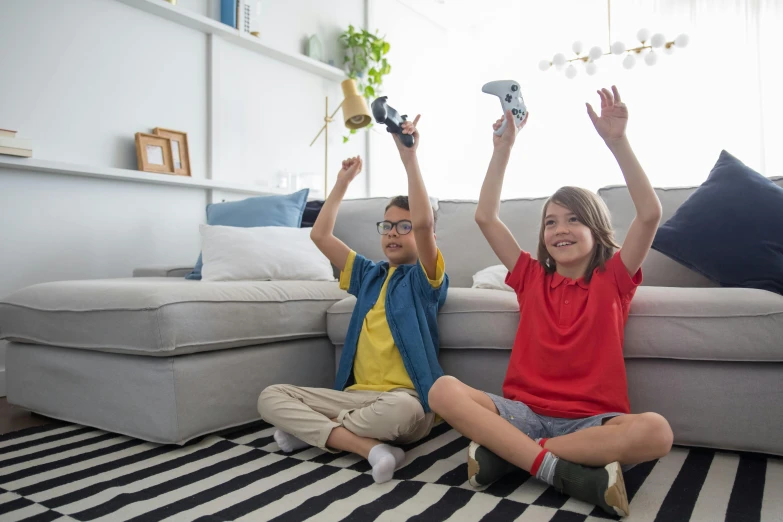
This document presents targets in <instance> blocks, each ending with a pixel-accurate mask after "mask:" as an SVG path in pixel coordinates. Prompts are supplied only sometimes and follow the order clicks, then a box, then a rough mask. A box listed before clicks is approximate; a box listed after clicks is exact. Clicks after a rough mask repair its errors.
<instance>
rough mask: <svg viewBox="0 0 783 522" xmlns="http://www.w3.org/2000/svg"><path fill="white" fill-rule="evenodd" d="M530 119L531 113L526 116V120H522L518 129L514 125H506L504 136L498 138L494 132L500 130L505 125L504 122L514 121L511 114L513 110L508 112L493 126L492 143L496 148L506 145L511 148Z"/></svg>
mask: <svg viewBox="0 0 783 522" xmlns="http://www.w3.org/2000/svg"><path fill="white" fill-rule="evenodd" d="M529 117H530V112H529V111H528V113H527V114H526V115H525V119H524V120H522V121H521V122H520V123H519V125H517V126H516V127H515V126H514V125H506V130H504V131H503V134H501V135H500V136H498V135H497V134H495V133H494V131H496V130H498V129H499V128H500V126H501V125H503V120H504V119H508V120H509V121H514V120H515V118H514V115H513V114H512V113H511V109H509V110H507V111H506V114H505V115H504V116H503V117H501V118H500V119H499V120H497V121H496V122H495V123H494V124H493V125H492V131H493V132H492V143H493V145H494V146H495V147H497V146H498V145H505V146H507V147H509V148H511V147H513V146H514V142H515V141H516V139H517V133H518V132H519V131H520V130H522V127H524V126H525V125H526V124H527V119H528V118H529Z"/></svg>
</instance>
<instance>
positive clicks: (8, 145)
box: [0, 129, 33, 158]
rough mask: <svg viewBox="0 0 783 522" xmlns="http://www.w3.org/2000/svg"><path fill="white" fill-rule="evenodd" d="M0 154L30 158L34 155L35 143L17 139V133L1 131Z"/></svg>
mask: <svg viewBox="0 0 783 522" xmlns="http://www.w3.org/2000/svg"><path fill="white" fill-rule="evenodd" d="M0 154H8V155H10V156H21V157H23V158H30V157H32V155H33V141H32V140H23V139H21V138H17V137H16V131H12V130H5V129H0Z"/></svg>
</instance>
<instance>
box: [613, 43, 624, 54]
mask: <svg viewBox="0 0 783 522" xmlns="http://www.w3.org/2000/svg"><path fill="white" fill-rule="evenodd" d="M624 52H625V44H624V43H623V42H615V43H613V44H612V54H616V55H618V56H619V55H621V54H623V53H624Z"/></svg>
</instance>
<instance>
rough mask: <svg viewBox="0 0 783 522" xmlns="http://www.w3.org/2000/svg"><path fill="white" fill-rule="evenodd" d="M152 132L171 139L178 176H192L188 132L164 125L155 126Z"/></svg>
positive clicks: (172, 157)
mask: <svg viewBox="0 0 783 522" xmlns="http://www.w3.org/2000/svg"><path fill="white" fill-rule="evenodd" d="M152 132H153V134H155V135H156V136H162V137H164V138H168V139H170V140H171V161H172V165H173V166H174V174H176V175H177V176H190V175H191V173H190V148H189V147H188V134H187V133H186V132H181V131H175V130H171V129H164V128H162V127H155V128H154V129H153V131H152Z"/></svg>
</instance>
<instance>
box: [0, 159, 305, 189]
mask: <svg viewBox="0 0 783 522" xmlns="http://www.w3.org/2000/svg"><path fill="white" fill-rule="evenodd" d="M0 169H8V170H24V171H33V172H44V173H47V174H62V175H66V176H81V177H87V178H99V179H112V180H119V181H130V182H135V183H148V184H152V185H169V186H175V187H186V188H196V189H202V190H223V191H226V192H237V193H242V194H250V195H255V196H268V195H270V194H288V193H290V191H288V190H283V189H277V188H269V189H263V188H260V187H252V186H249V185H240V184H238V183H230V182H224V181H215V180H211V179H203V178H201V179H200V178H191V177H186V176H174V175H171V174H155V173H152V172H141V171H138V170H128V169H116V168H112V167H93V166H88V165H76V164H73V163H62V162H59V161H47V160H39V159H33V158H16V157H13V156H0Z"/></svg>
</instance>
